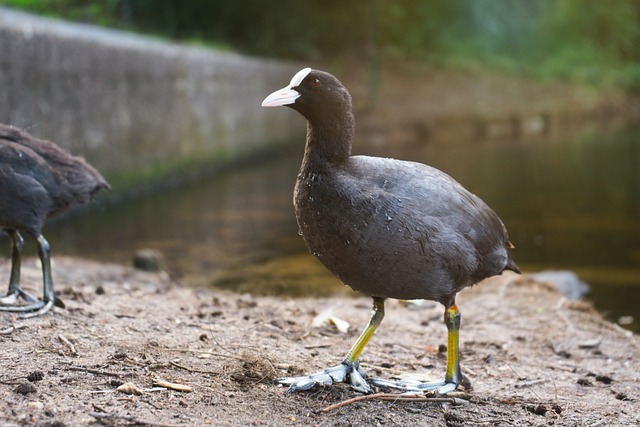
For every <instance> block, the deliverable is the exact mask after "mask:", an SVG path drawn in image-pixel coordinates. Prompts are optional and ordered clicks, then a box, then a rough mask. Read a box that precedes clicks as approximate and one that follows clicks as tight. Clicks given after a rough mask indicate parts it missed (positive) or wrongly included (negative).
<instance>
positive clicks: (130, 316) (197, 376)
mask: <svg viewBox="0 0 640 427" xmlns="http://www.w3.org/2000/svg"><path fill="white" fill-rule="evenodd" d="M8 264H9V263H8V260H6V259H5V260H3V262H2V263H0V280H2V283H4V282H5V280H4V279H7V278H8V275H9V265H8ZM53 268H54V279H55V281H56V288H57V292H58V295H59V297H60V298H61V299H62V300H63V301H64V302H65V304H66V308H65V309H61V308H55V309H54V310H53V311H52V313H50V314H47V315H45V316H42V317H40V318H36V319H29V320H22V319H18V318H17V317H16V316H14V315H12V314H4V313H3V314H0V343H1V344H0V363H1V364H2V366H3V370H2V373H1V374H0V424H1V425H3V426H24V425H37V426H58V427H61V426H89V425H107V426H207V425H215V426H218V425H219V426H240V425H243V426H244V425H273V426H282V425H317V426H329V425H331V426H333V425H339V426H352V425H353V426H355V425H357V426H369V425H436V426H463V425H465V426H467V425H477V426H516V425H517V426H522V425H532V426H537V425H558V426H601V425H602V426H604V425H607V426H613V425H625V426H626V425H639V424H640V412H639V411H638V401H639V400H640V339H639V337H638V336H637V335H634V334H632V333H631V332H628V331H625V330H623V329H621V328H620V327H618V326H616V325H614V324H611V323H609V322H607V321H604V320H602V318H601V317H600V316H599V315H598V314H596V313H594V312H593V311H592V310H591V309H590V307H589V306H588V305H587V304H586V303H583V302H575V301H567V300H565V299H564V298H563V297H562V296H561V295H560V294H558V293H557V292H556V291H555V290H553V289H552V288H550V287H549V286H548V285H546V284H542V283H535V282H532V281H531V280H529V279H527V278H526V277H525V276H518V275H515V274H506V273H505V275H504V276H501V277H496V278H492V279H489V280H487V281H485V282H483V283H481V284H480V285H478V286H475V287H474V288H471V289H466V290H465V291H463V292H462V293H461V294H460V295H459V298H458V306H459V307H460V310H461V312H462V330H461V358H462V370H463V372H464V373H465V374H466V375H467V376H468V377H469V379H470V380H471V382H472V384H473V388H472V390H470V391H468V393H466V394H464V393H463V394H461V395H460V396H458V397H456V398H455V399H453V398H448V399H444V400H443V401H436V400H427V399H424V398H421V399H416V398H415V397H414V398H404V400H403V399H401V397H400V396H399V395H397V394H396V395H393V396H391V400H383V399H389V398H390V397H389V395H388V393H383V394H376V395H370V396H366V397H364V396H362V395H360V394H358V393H357V392H355V391H353V390H351V389H350V388H349V387H348V386H347V385H346V384H337V385H333V386H327V387H322V388H320V389H317V390H313V391H310V392H304V393H300V394H295V395H287V394H286V389H284V388H282V387H279V386H277V385H275V384H274V383H273V379H274V378H276V377H279V376H283V375H291V374H300V373H303V372H309V371H315V370H319V369H322V368H324V367H328V366H330V365H335V364H337V363H339V362H340V360H341V358H342V356H343V355H344V354H345V353H346V351H347V350H348V348H349V346H350V345H351V343H352V342H353V341H354V340H355V338H356V337H357V334H358V333H359V331H360V330H361V329H362V328H363V327H364V325H365V323H366V321H367V319H368V316H369V313H370V308H371V307H370V305H371V304H370V301H369V299H368V298H365V297H355V298H352V299H350V298H328V299H289V298H285V299H281V298H272V297H260V298H257V297H251V296H248V295H239V294H232V293H226V292H222V291H216V290H214V289H194V288H186V287H183V286H181V285H180V284H179V283H174V282H173V281H172V280H171V279H170V278H169V277H168V275H167V274H165V273H162V274H152V273H144V272H141V271H137V270H134V269H132V268H129V267H124V266H119V265H113V264H102V263H96V262H93V261H85V260H79V259H72V258H64V257H57V258H55V263H54V267H53ZM23 276H24V283H25V287H27V288H30V289H31V290H33V291H35V292H39V291H40V288H39V283H40V271H39V269H38V267H37V265H36V262H35V260H33V259H30V260H27V261H26V262H25V265H24V267H23ZM387 307H388V309H387V315H386V318H385V320H384V321H383V323H382V325H381V327H380V328H379V330H378V331H377V332H376V335H375V336H374V337H373V339H372V341H371V343H370V344H369V345H368V347H367V348H366V349H365V351H364V353H363V356H362V359H361V361H362V366H363V367H364V369H365V370H367V372H368V374H369V375H375V376H380V377H388V378H390V377H398V376H402V375H414V376H416V375H426V377H429V378H433V379H440V378H442V376H443V375H444V368H445V353H444V352H443V348H442V347H443V346H444V344H445V343H446V329H445V326H444V324H443V321H442V315H443V308H442V307H441V306H438V305H437V304H435V303H430V302H425V303H424V304H421V305H414V304H411V305H408V304H403V303H400V302H398V301H389V302H388V303H387ZM327 309H331V310H332V313H333V315H335V316H336V317H338V318H340V319H343V320H345V321H347V322H349V323H350V325H351V327H350V328H349V330H348V332H346V333H341V332H338V331H337V330H336V328H335V326H331V325H324V326H320V327H314V326H312V322H313V320H314V318H316V317H317V315H318V314H319V313H322V312H323V311H325V310H327ZM163 382H166V383H163ZM127 383H131V384H127ZM167 383H168V384H167ZM180 386H183V387H186V388H185V389H184V390H182V389H181V387H180ZM383 391H384V390H383ZM387 392H388V391H387ZM356 397H359V398H360V399H361V400H356V401H352V400H350V399H353V398H356ZM411 399H413V400H411ZM334 404H339V405H338V407H333V408H332V407H331V405H334Z"/></svg>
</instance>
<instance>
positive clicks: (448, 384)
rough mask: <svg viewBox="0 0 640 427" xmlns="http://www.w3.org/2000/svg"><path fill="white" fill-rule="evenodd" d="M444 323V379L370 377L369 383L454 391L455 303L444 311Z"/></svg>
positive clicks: (457, 353)
mask: <svg viewBox="0 0 640 427" xmlns="http://www.w3.org/2000/svg"><path fill="white" fill-rule="evenodd" d="M444 323H445V325H446V326H447V370H446V372H445V376H444V381H430V382H422V381H418V380H403V381H389V380H384V379H380V378H372V379H370V380H369V384H371V385H374V386H377V387H389V388H394V389H398V390H402V391H426V390H436V391H437V393H438V394H440V395H443V394H447V393H450V392H452V391H455V390H456V389H457V388H458V386H459V385H460V381H461V380H462V374H461V372H460V344H459V334H460V312H459V311H458V307H457V306H456V304H455V303H454V304H451V305H450V306H449V307H447V308H446V310H445V312H444Z"/></svg>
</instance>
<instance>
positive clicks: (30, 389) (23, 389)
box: [14, 383, 38, 396]
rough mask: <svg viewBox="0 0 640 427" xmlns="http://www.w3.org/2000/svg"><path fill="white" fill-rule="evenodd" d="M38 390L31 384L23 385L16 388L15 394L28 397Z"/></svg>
mask: <svg viewBox="0 0 640 427" xmlns="http://www.w3.org/2000/svg"><path fill="white" fill-rule="evenodd" d="M37 390H38V389H37V388H36V386H34V385H33V384H31V383H21V384H19V385H18V387H16V388H15V390H14V391H15V392H16V393H19V394H22V395H24V396H26V395H27V394H29V393H35V392H36V391H37Z"/></svg>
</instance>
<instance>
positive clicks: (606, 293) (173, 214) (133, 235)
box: [7, 127, 640, 330]
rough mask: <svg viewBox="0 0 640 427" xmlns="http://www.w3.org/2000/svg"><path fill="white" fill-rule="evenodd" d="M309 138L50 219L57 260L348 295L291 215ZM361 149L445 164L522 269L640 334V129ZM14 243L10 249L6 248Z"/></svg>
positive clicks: (270, 289)
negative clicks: (485, 208)
mask: <svg viewBox="0 0 640 427" xmlns="http://www.w3.org/2000/svg"><path fill="white" fill-rule="evenodd" d="M302 148H303V147H302V140H301V142H300V144H298V145H295V144H294V145H293V146H292V149H291V152H290V153H289V154H287V155H284V156H282V157H280V158H278V159H274V160H269V161H267V162H265V163H263V164H259V165H254V166H251V167H244V168H241V169H239V170H236V171H233V172H230V173H226V174H224V175H220V176H217V177H213V178H210V179H207V180H204V181H203V182H200V183H197V184H193V185H189V186H187V187H184V188H181V189H179V190H174V191H169V192H164V193H162V194H158V195H155V196H151V197H146V198H143V199H140V200H137V201H135V202H129V203H127V204H125V205H121V206H116V207H110V208H109V209H107V210H105V211H93V212H90V213H89V214H88V215H85V216H81V217H79V218H71V219H69V220H62V221H57V222H54V223H51V224H49V225H48V226H47V228H46V229H45V235H46V236H47V238H48V239H49V241H50V242H51V243H52V248H53V251H54V257H55V255H57V254H65V255H73V256H82V257H89V258H94V259H97V260H105V261H116V262H121V263H129V262H130V260H131V258H132V254H133V253H134V252H135V250H136V249H139V248H156V249H159V250H161V251H162V252H163V253H164V255H165V257H166V262H167V265H168V268H169V270H170V272H171V273H173V274H174V275H176V276H178V277H180V278H181V280H182V281H183V282H186V283H192V284H198V285H202V284H213V285H215V286H219V287H224V288H230V289H236V290H239V291H250V292H254V293H260V294H273V293H287V294H290V295H326V294H330V293H335V292H344V293H351V291H349V290H348V289H347V288H346V287H344V286H342V285H341V284H340V283H339V282H338V281H337V279H335V278H334V277H333V276H331V275H330V274H329V273H327V272H326V271H325V270H324V268H323V267H322V266H321V265H320V264H319V263H318V262H317V261H316V260H315V259H314V258H313V257H312V256H311V255H309V254H308V252H307V250H306V248H305V247H304V244H303V242H302V239H301V237H300V236H298V230H297V226H296V222H295V218H294V216H293V208H292V191H293V185H294V181H295V178H296V175H297V170H298V167H299V163H300V160H301V156H302ZM354 153H358V154H360V153H366V154H374V155H380V156H389V157H397V158H402V159H408V160H417V161H420V162H424V163H428V164H430V165H433V166H435V167H438V168H440V169H442V170H444V171H445V172H447V173H449V174H450V175H452V176H453V177H455V178H456V179H457V180H458V181H460V182H461V183H462V184H463V185H464V186H466V187H467V188H468V189H469V190H471V191H473V192H474V193H476V194H477V195H479V196H480V197H481V198H482V199H484V200H485V201H486V202H487V203H488V204H489V205H490V206H492V207H493V208H494V210H496V211H497V212H498V214H499V215H500V216H501V218H502V219H503V221H504V222H505V224H506V225H507V227H508V229H509V231H510V235H511V240H512V241H513V243H514V244H515V246H516V249H515V258H516V261H517V262H518V264H519V265H520V267H521V268H522V269H523V270H524V271H538V270H544V269H570V270H574V271H575V272H577V273H578V274H579V276H580V278H581V279H582V280H584V281H586V282H588V283H589V284H590V285H591V293H590V294H589V297H590V298H591V299H593V300H594V301H595V303H596V305H597V307H599V308H600V309H601V310H603V311H605V312H607V313H609V317H610V318H612V319H614V320H615V319H617V318H618V317H619V316H623V315H632V316H634V318H635V323H634V324H632V325H631V326H630V327H631V328H632V329H635V330H640V325H639V323H640V304H639V303H640V127H627V128H625V129H623V130H616V131H609V132H594V133H583V134H582V135H579V136H572V137H562V138H560V137H556V138H549V139H545V140H535V141H526V142H521V141H518V142H513V141H504V142H490V143H486V142H485V143H469V144H457V145H455V146H453V147H451V146H447V147H441V146H432V145H427V144H425V145H422V146H412V147H398V146H395V147H394V146H386V147H383V148H381V147H378V148H375V149H372V148H363V147H356V148H355V149H354ZM7 246H8V245H7Z"/></svg>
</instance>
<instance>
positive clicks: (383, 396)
mask: <svg viewBox="0 0 640 427" xmlns="http://www.w3.org/2000/svg"><path fill="white" fill-rule="evenodd" d="M365 400H385V401H392V402H431V403H451V404H454V405H462V404H464V403H466V402H468V401H467V400H465V399H461V398H458V397H427V396H422V395H410V394H405V395H402V394H398V393H375V394H368V395H365V396H357V397H354V398H351V399H347V400H343V401H342V402H338V403H335V404H333V405H329V406H327V407H325V408H322V409H320V410H319V411H318V412H325V413H326V412H330V411H333V410H334V409H339V408H342V407H344V406H347V405H352V404H354V403H357V402H362V401H365Z"/></svg>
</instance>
